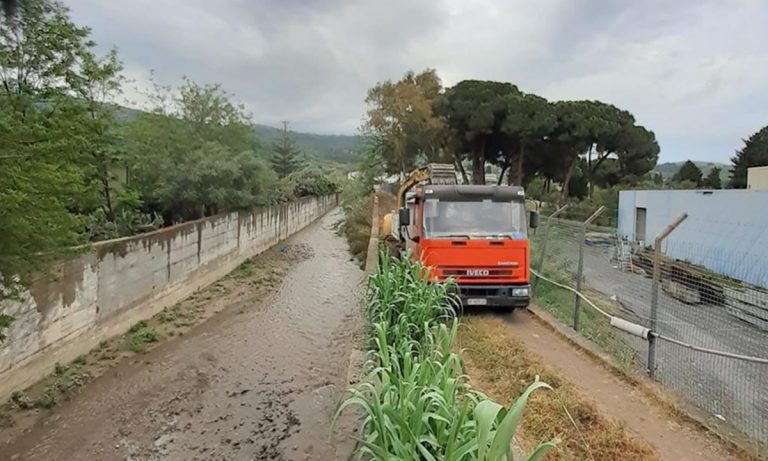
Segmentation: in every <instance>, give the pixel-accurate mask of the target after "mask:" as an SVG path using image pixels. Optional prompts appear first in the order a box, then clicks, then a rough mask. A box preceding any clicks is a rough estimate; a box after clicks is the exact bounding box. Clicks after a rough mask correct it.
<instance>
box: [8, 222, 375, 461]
mask: <svg viewBox="0 0 768 461" xmlns="http://www.w3.org/2000/svg"><path fill="white" fill-rule="evenodd" d="M338 219H339V215H338V211H337V212H334V213H331V214H329V215H326V216H325V217H324V218H322V219H321V220H320V221H319V222H317V223H315V224H313V225H311V226H309V227H308V228H307V229H305V230H303V231H301V232H299V233H298V234H296V235H295V236H294V237H292V238H291V239H289V240H288V241H287V242H286V243H284V244H282V245H279V246H278V247H277V248H276V249H273V250H272V251H273V252H276V253H275V257H276V258H280V255H283V256H284V257H285V258H286V259H290V258H293V259H292V260H290V261H287V262H286V264H285V265H284V266H283V269H281V270H278V271H277V273H275V272H274V271H271V270H270V271H264V270H262V269H263V267H260V266H256V267H246V266H244V267H243V268H241V269H240V270H238V271H236V272H235V273H233V274H232V275H231V276H230V277H229V278H228V279H227V280H225V281H222V282H220V284H218V287H217V286H214V287H212V288H211V290H208V291H206V292H203V293H200V294H198V295H197V297H196V298H195V299H192V300H189V301H187V302H188V303H190V305H192V306H198V311H199V312H202V314H200V315H199V317H196V319H198V320H199V319H200V318H207V317H210V318H209V319H208V320H207V321H206V322H205V323H202V324H200V325H198V326H196V327H189V329H188V331H178V332H177V334H175V335H174V336H175V337H174V338H173V339H171V340H170V341H166V342H164V343H162V344H160V345H159V346H157V347H155V348H154V349H152V350H150V351H149V352H147V353H145V354H139V355H134V356H132V357H124V358H122V359H119V358H118V360H120V361H119V363H117V365H116V366H114V367H111V368H109V369H108V370H106V371H104V373H103V374H102V376H101V377H99V378H97V379H95V380H94V381H92V382H91V383H90V384H88V385H87V386H85V387H84V388H83V389H82V391H81V392H80V393H78V394H77V395H75V396H74V397H72V399H71V400H69V401H67V402H64V403H63V404H60V405H58V406H57V407H55V408H54V410H52V411H51V412H50V413H48V412H45V413H40V414H38V415H37V417H35V418H31V417H30V416H29V415H27V419H26V420H24V419H22V418H18V421H17V424H16V426H15V427H12V428H10V429H4V430H2V431H0V441H3V442H5V443H4V444H3V445H0V459H19V460H70V459H72V460H75V459H76V460H91V459H93V460H102V459H103V460H118V459H124V460H134V461H138V460H218V459H221V460H239V459H244V460H252V459H256V460H262V459H270V460H306V459H320V460H326V459H335V458H336V457H337V456H343V455H344V454H345V453H343V452H345V451H346V450H348V449H349V444H348V443H343V442H342V440H346V439H347V438H348V434H345V433H344V432H345V431H346V430H347V429H348V428H346V427H342V428H340V430H339V431H336V433H332V432H331V428H330V420H331V417H332V414H333V412H334V410H335V407H336V404H337V403H338V401H339V399H340V397H342V392H343V390H344V389H345V388H346V386H347V365H348V357H349V353H350V351H351V350H352V349H353V346H354V343H355V342H356V341H357V340H358V338H359V328H360V319H359V315H360V314H359V311H360V310H359V305H360V299H361V296H362V284H361V282H362V280H363V273H362V271H361V270H360V269H359V268H358V267H357V265H356V263H355V262H354V261H353V260H351V258H350V255H349V253H348V249H347V245H346V243H345V242H344V240H343V239H342V237H339V236H337V235H335V233H334V232H333V229H332V224H333V223H334V222H335V221H337V220H338ZM275 277H278V278H282V282H281V283H275V284H274V286H275V288H274V289H272V290H268V291H269V294H267V295H266V297H265V293H264V289H263V287H264V285H265V283H267V284H268V280H269V279H273V280H274V278H275ZM265 280H266V281H265ZM267 286H269V285H267ZM260 287H261V288H260ZM212 290H213V291H212ZM216 290H218V291H216ZM206 298H207V299H206ZM200 306H202V308H200ZM210 306H214V307H210ZM182 307H183V306H182ZM218 311H220V312H218ZM182 312H184V311H183V310H182ZM216 312H218V313H216ZM214 314H215V315H214ZM173 319H174V322H170V324H174V323H176V320H177V319H178V317H177V316H174V317H173ZM189 322H191V321H189V320H188V322H187V323H189ZM149 327H152V324H151V323H150V324H149ZM183 327H184V322H182V323H180V326H179V328H183ZM182 334H183V335H182ZM179 335H182V336H179ZM29 421H32V423H29ZM30 424H31V426H30ZM27 426H29V427H27ZM0 443H2V442H0ZM339 447H340V448H339ZM338 450H340V451H341V452H342V453H337V451H338Z"/></svg>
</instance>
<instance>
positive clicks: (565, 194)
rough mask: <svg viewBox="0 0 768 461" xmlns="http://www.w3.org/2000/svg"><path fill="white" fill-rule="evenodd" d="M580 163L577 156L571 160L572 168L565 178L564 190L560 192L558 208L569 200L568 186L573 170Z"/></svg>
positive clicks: (570, 167) (569, 167)
mask: <svg viewBox="0 0 768 461" xmlns="http://www.w3.org/2000/svg"><path fill="white" fill-rule="evenodd" d="M578 161H579V156H578V155H577V156H575V157H574V158H573V160H571V164H570V166H568V172H567V173H566V174H565V178H564V179H563V190H561V191H560V200H558V201H557V206H558V207H561V206H563V204H564V203H565V199H567V198H568V184H569V183H570V182H571V175H572V174H573V170H574V169H575V168H576V163H578Z"/></svg>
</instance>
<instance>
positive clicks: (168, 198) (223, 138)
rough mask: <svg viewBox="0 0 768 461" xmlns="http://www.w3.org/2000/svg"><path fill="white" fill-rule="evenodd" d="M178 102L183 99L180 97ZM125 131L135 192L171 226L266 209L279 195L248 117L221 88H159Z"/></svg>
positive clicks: (186, 85)
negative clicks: (244, 210) (146, 109)
mask: <svg viewBox="0 0 768 461" xmlns="http://www.w3.org/2000/svg"><path fill="white" fill-rule="evenodd" d="M175 95H178V96H175ZM150 99H151V100H152V101H155V104H156V106H155V107H154V108H149V109H150V110H148V111H146V112H143V113H141V114H139V116H138V117H137V118H136V119H135V120H134V121H133V122H131V123H130V124H129V125H128V127H127V133H126V138H127V139H128V140H129V143H128V151H129V155H128V159H129V161H128V163H129V166H130V175H131V178H132V184H131V185H132V187H135V188H136V190H137V191H139V193H140V194H141V197H142V198H143V202H144V210H145V211H147V212H158V213H160V214H162V216H163V218H164V220H165V221H166V222H179V221H185V220H189V219H196V218H200V217H203V216H209V215H212V214H215V213H221V212H224V211H230V210H238V209H247V208H251V207H253V206H257V205H265V204H267V203H269V202H270V200H272V199H276V197H274V196H273V195H272V194H273V193H274V192H275V191H278V190H279V188H278V187H277V179H276V177H275V173H274V172H273V171H272V169H271V168H270V167H269V164H268V161H267V160H266V159H265V158H264V157H263V156H260V155H259V154H258V152H257V150H258V148H259V144H258V142H257V140H256V138H255V136H254V134H253V130H252V125H251V122H250V119H249V116H248V115H247V114H245V113H244V112H243V111H242V110H241V108H239V107H238V106H236V105H234V104H233V103H232V102H231V101H230V96H229V94H228V93H226V92H225V91H223V90H222V89H221V88H220V87H219V86H217V85H198V84H196V83H194V82H192V81H190V80H189V79H184V81H183V82H182V84H181V85H180V87H179V88H178V89H177V90H176V91H173V89H168V88H163V87H160V86H156V87H155V94H154V95H153V96H152V97H151V98H150Z"/></svg>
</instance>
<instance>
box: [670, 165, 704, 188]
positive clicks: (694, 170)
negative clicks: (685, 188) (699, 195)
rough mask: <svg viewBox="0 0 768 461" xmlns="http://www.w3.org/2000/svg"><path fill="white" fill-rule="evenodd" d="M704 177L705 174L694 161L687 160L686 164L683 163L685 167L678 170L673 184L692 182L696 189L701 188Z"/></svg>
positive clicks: (673, 178)
mask: <svg viewBox="0 0 768 461" xmlns="http://www.w3.org/2000/svg"><path fill="white" fill-rule="evenodd" d="M702 176H703V173H702V172H701V169H700V168H699V167H697V166H696V164H695V163H693V162H692V161H690V160H687V161H686V162H685V163H683V166H681V167H680V169H679V170H677V173H675V175H674V176H672V182H675V183H682V182H685V181H690V182H692V183H693V184H695V185H696V187H699V186H701V183H702Z"/></svg>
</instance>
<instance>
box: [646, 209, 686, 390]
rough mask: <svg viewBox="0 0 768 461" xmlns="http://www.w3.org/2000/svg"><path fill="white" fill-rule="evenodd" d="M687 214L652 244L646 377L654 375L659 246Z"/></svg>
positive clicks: (682, 215) (674, 222)
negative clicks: (651, 280)
mask: <svg viewBox="0 0 768 461" xmlns="http://www.w3.org/2000/svg"><path fill="white" fill-rule="evenodd" d="M687 217H688V213H683V214H681V215H680V216H678V217H677V218H676V219H675V220H674V221H672V222H671V223H670V224H669V225H668V226H667V227H666V228H664V230H663V231H661V234H659V235H658V236H657V237H656V241H655V242H654V244H653V283H652V284H651V320H650V325H649V328H650V329H651V334H649V335H648V376H650V377H651V378H653V377H654V376H655V374H656V335H655V334H654V333H655V332H656V320H657V315H658V310H659V285H660V283H661V258H662V254H661V244H662V242H663V241H664V239H665V238H667V237H668V236H669V234H671V233H672V231H673V230H675V229H676V228H677V226H679V225H680V224H681V223H682V222H683V221H685V219H686V218H687Z"/></svg>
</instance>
